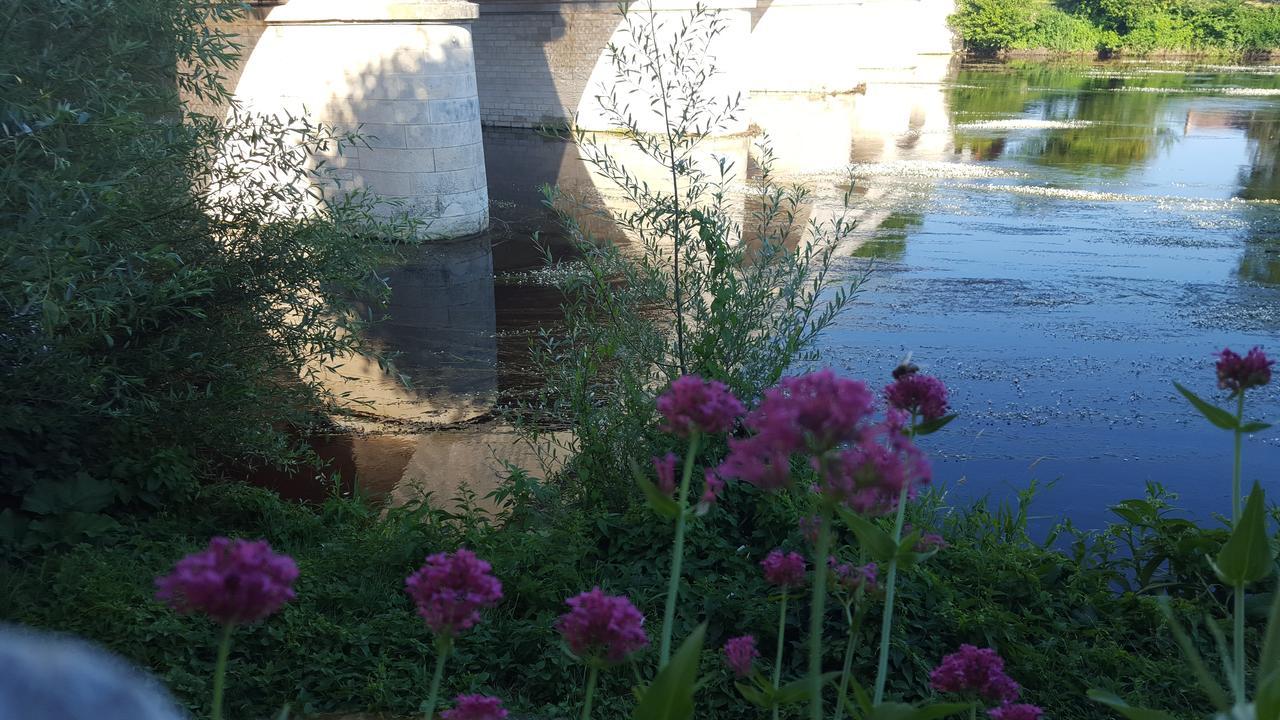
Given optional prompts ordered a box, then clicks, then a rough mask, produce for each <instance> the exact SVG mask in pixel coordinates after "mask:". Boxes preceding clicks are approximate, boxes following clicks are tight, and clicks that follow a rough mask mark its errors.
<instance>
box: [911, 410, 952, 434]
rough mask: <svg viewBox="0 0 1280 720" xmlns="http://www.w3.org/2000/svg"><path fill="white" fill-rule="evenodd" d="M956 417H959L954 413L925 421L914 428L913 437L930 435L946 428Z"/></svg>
mask: <svg viewBox="0 0 1280 720" xmlns="http://www.w3.org/2000/svg"><path fill="white" fill-rule="evenodd" d="M958 417H960V416H959V415H957V414H956V413H951V414H950V415H943V416H942V417H940V418H937V419H934V420H926V421H924V422H922V423H920V424H919V425H917V426H916V431H915V436H916V437H920V436H921V435H932V434H933V433H936V432H938V431H939V430H941V429H942V428H944V427H946V426H947V424H948V423H950V422H951V421H952V420H955V419H956V418H958Z"/></svg>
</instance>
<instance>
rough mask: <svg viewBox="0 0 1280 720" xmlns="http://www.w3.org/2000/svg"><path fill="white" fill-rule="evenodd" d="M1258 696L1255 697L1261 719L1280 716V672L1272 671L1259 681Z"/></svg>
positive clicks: (1265, 719)
mask: <svg viewBox="0 0 1280 720" xmlns="http://www.w3.org/2000/svg"><path fill="white" fill-rule="evenodd" d="M1257 695H1258V696H1257V697H1255V698H1254V699H1253V704H1254V709H1255V710H1256V711H1257V715H1256V717H1258V718H1259V720H1273V719H1274V718H1280V672H1272V673H1270V674H1269V675H1266V676H1264V677H1262V679H1260V680H1259V681H1258V693H1257Z"/></svg>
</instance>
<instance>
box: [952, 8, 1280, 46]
mask: <svg viewBox="0 0 1280 720" xmlns="http://www.w3.org/2000/svg"><path fill="white" fill-rule="evenodd" d="M951 24H952V27H954V28H955V30H956V32H957V33H959V35H960V37H961V39H962V40H963V41H964V44H965V47H966V48H967V49H968V50H969V51H970V52H973V53H977V54H984V55H993V54H997V53H1001V52H1005V51H1009V50H1029V51H1051V52H1058V53H1081V52H1090V53H1093V52H1096V53H1099V54H1102V55H1110V54H1112V53H1127V54H1134V55H1147V54H1152V53H1169V54H1179V53H1193V54H1200V53H1205V54H1235V55H1260V54H1267V53H1270V52H1271V51H1273V50H1276V49H1280V7H1277V6H1275V5H1273V4H1261V3H1253V2H1248V1H1247V0H1052V1H1051V0H961V2H960V3H959V4H958V7H957V12H956V14H955V15H953V16H952V17H951Z"/></svg>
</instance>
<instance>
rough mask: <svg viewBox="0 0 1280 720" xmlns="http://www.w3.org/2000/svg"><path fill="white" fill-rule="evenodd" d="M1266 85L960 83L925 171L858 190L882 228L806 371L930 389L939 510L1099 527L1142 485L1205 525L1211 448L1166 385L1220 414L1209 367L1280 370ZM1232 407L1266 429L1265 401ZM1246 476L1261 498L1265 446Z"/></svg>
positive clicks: (891, 172)
mask: <svg viewBox="0 0 1280 720" xmlns="http://www.w3.org/2000/svg"><path fill="white" fill-rule="evenodd" d="M1276 73H1277V69H1276V68H1275V67H1260V68H1227V69H1224V68H1206V67H1200V68H1185V67H1182V66H1177V65H1155V66H1115V65H1095V66H1087V67H1080V68H1074V69H1064V68H1051V67H1044V66H1034V65H1033V66H1027V67H1020V68H1009V67H1001V66H985V67H984V66H978V67H969V68H964V69H961V70H960V71H959V72H958V74H957V75H956V76H955V77H954V78H953V79H952V80H951V81H950V82H948V83H946V87H945V89H944V90H943V92H944V94H945V96H946V102H947V110H948V114H949V116H950V118H951V133H950V138H949V142H950V147H949V148H947V149H946V152H944V153H942V154H936V153H934V152H933V151H931V150H926V151H924V152H923V153H914V152H911V151H908V152H906V153H904V154H903V155H902V156H901V157H899V158H896V160H898V162H895V163H890V164H888V165H876V164H869V165H868V166H866V167H865V168H862V169H861V173H862V174H863V175H864V177H863V178H862V180H861V182H863V183H865V184H866V185H867V186H869V187H871V188H876V189H879V190H881V191H883V193H884V194H885V195H886V196H889V197H893V198H894V201H893V205H894V207H893V214H892V215H891V217H890V218H889V219H888V221H887V222H884V223H881V224H880V226H879V227H878V228H877V229H875V230H870V229H869V228H867V230H869V236H868V237H869V241H868V242H867V243H866V244H865V245H863V246H862V247H861V248H860V249H859V250H858V251H856V252H855V254H856V255H858V256H863V257H874V258H877V259H878V266H879V271H878V272H876V273H875V274H874V275H873V277H872V280H871V281H870V283H869V285H868V286H867V291H866V292H865V293H864V294H863V295H862V296H861V297H860V298H859V302H858V303H857V305H856V307H855V308H853V309H852V310H851V311H850V312H848V313H846V314H845V315H844V316H843V317H841V318H840V320H839V322H838V327H837V328H836V329H835V331H834V332H832V333H830V334H829V335H828V336H827V338H826V339H825V342H824V345H825V347H824V350H825V355H826V358H827V359H828V360H829V361H830V362H831V363H833V364H835V365H837V366H838V367H840V368H842V369H845V370H848V371H850V372H852V373H854V374H855V375H859V376H866V377H884V372H885V368H887V367H891V366H892V364H893V363H894V362H895V361H896V360H897V359H898V358H899V357H900V356H902V355H904V354H905V353H907V352H911V353H913V356H914V358H915V359H916V360H917V362H919V363H920V364H921V365H922V366H923V367H925V368H927V370H928V371H929V372H931V373H934V374H936V375H938V376H940V377H942V378H944V379H945V380H946V381H947V382H948V384H949V385H950V386H951V388H952V389H953V392H954V395H953V404H954V406H955V408H956V409H957V410H958V411H959V412H960V413H961V414H962V416H961V419H960V420H958V421H957V422H955V423H954V424H953V425H952V426H951V427H949V428H948V429H947V431H946V432H944V433H940V434H938V435H935V436H932V437H930V438H929V439H928V440H927V444H928V445H929V446H930V449H931V450H933V452H934V456H935V458H936V464H937V469H938V475H939V479H940V480H942V481H944V482H946V483H948V484H950V485H952V486H954V487H955V488H956V489H955V493H956V494H957V495H959V496H962V497H971V496H975V495H979V494H985V493H992V494H995V495H1007V494H1008V493H1009V492H1011V490H1012V489H1014V488H1018V487H1024V486H1025V485H1026V484H1027V483H1029V482H1030V481H1031V480H1033V479H1039V480H1042V481H1053V480H1056V481H1057V483H1056V484H1055V485H1054V486H1053V487H1052V488H1050V489H1048V490H1046V491H1045V492H1043V493H1042V494H1041V496H1040V497H1041V499H1040V502H1039V503H1037V506H1036V510H1037V511H1038V512H1039V513H1043V514H1047V515H1052V516H1061V515H1067V516H1071V517H1072V518H1075V519H1077V520H1079V521H1081V522H1082V523H1084V524H1086V525H1096V524H1098V523H1100V522H1102V520H1103V518H1104V515H1105V512H1104V511H1103V508H1104V507H1105V506H1106V505H1107V504H1108V503H1112V502H1114V501H1116V500H1119V499H1123V498H1126V497H1132V496H1135V495H1138V494H1140V493H1141V492H1142V490H1143V485H1144V483H1145V482H1147V481H1154V482H1159V483H1162V484H1164V485H1165V486H1166V487H1168V488H1169V489H1171V490H1173V491H1175V492H1178V493H1179V494H1180V495H1181V497H1182V502H1183V504H1185V505H1186V506H1189V507H1191V508H1193V511H1194V512H1195V514H1197V515H1198V516H1201V517H1205V516H1207V515H1208V514H1210V513H1211V512H1221V511H1226V510H1227V509H1228V507H1229V484H1230V483H1229V477H1230V476H1229V471H1230V465H1229V463H1230V460H1229V449H1230V436H1229V435H1228V434H1227V433H1225V432H1223V431H1220V430H1217V429H1214V428H1211V427H1209V426H1207V424H1206V423H1204V422H1203V421H1201V420H1199V419H1198V418H1197V417H1193V415H1192V412H1191V411H1190V410H1189V408H1188V407H1187V405H1186V403H1185V401H1184V400H1182V399H1181V398H1180V397H1178V396H1176V395H1175V392H1174V390H1173V387H1172V381H1173V380H1175V379H1176V380H1179V381H1181V382H1183V383H1184V384H1186V385H1188V386H1190V387H1192V388H1194V389H1195V390H1197V391H1200V392H1201V393H1202V394H1203V395H1205V396H1210V395H1214V396H1216V397H1219V398H1220V397H1221V395H1220V394H1217V393H1216V389H1215V387H1214V383H1213V370H1212V353H1213V351H1215V350H1216V349H1219V348H1221V347H1222V346H1223V345H1229V346H1231V347H1234V348H1238V349H1245V348H1247V347H1248V346H1251V345H1254V344H1260V345H1263V346H1266V347H1268V348H1269V349H1271V350H1272V351H1273V354H1274V353H1276V352H1280V343H1277V342H1276V339H1277V332H1278V331H1280V290H1277V285H1278V283H1280V254H1278V253H1280V204H1277V199H1278V198H1280V167H1278V165H1277V161H1278V159H1280V76H1277V74H1276ZM932 160H941V161H945V162H948V163H954V164H955V165H952V166H943V167H938V166H933V165H928V164H927V161H932ZM846 262H847V263H848V264H849V265H850V266H853V265H856V261H854V260H848V261H846ZM1250 400H1251V404H1252V405H1253V407H1254V408H1255V412H1257V413H1258V414H1261V415H1263V416H1266V417H1268V418H1274V417H1276V416H1277V415H1278V414H1280V402H1278V400H1280V394H1278V393H1277V392H1276V387H1275V386H1274V385H1273V386H1272V387H1271V388H1268V389H1266V390H1265V391H1262V392H1259V393H1258V394H1257V395H1256V396H1254V395H1251V396H1250ZM1244 467H1245V475H1246V477H1247V478H1248V479H1249V480H1252V479H1255V478H1256V479H1259V480H1262V481H1263V482H1264V484H1267V485H1271V484H1273V483H1276V482H1277V481H1280V478H1278V477H1277V470H1280V436H1278V435H1277V433H1276V432H1275V431H1274V430H1273V431H1267V432H1264V433H1261V434H1259V435H1257V436H1254V437H1253V438H1251V439H1250V440H1249V441H1248V442H1247V443H1246V456H1245V466H1244Z"/></svg>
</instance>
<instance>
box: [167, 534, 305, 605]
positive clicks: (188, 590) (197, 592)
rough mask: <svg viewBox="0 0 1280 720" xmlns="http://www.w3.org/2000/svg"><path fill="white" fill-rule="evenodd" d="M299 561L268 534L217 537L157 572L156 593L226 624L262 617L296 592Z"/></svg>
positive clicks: (169, 600)
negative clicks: (169, 569) (278, 551)
mask: <svg viewBox="0 0 1280 720" xmlns="http://www.w3.org/2000/svg"><path fill="white" fill-rule="evenodd" d="M297 579H298V566H297V565H296V564H294V562H293V558H291V557H289V556H288V555H278V554H276V553H274V552H272V551H271V546H270V545H268V544H267V542H266V541H265V540H256V541H250V540H230V539H228V538H225V537H215V538H213V539H212V540H210V541H209V547H208V548H206V549H205V550H203V551H201V552H198V553H192V554H191V555H188V556H186V557H184V558H182V559H181V560H179V561H178V563H177V564H176V565H175V566H174V568H173V572H171V573H169V574H168V575H165V576H163V577H159V578H156V598H157V599H159V600H163V601H164V602H166V603H168V604H169V606H170V607H172V608H173V609H174V610H177V611H178V612H180V613H191V612H202V613H204V614H205V615H208V616H209V617H211V618H213V619H214V620H216V621H218V622H220V623H222V624H223V625H241V624H244V623H251V622H256V621H258V620H261V619H262V618H265V617H266V616H268V615H270V614H272V613H274V612H275V611H277V610H279V609H280V608H281V606H283V605H284V604H285V603H286V602H288V601H290V600H292V599H293V597H294V592H293V581H294V580H297Z"/></svg>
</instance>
